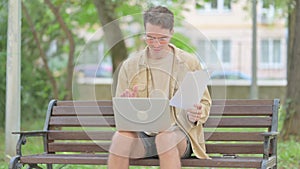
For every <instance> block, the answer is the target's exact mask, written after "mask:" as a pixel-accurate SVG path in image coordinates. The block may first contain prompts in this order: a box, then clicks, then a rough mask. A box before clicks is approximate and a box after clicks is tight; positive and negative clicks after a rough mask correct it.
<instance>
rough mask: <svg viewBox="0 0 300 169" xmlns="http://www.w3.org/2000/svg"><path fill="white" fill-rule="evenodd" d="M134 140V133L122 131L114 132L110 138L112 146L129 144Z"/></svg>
mask: <svg viewBox="0 0 300 169" xmlns="http://www.w3.org/2000/svg"><path fill="white" fill-rule="evenodd" d="M135 138H136V135H135V133H133V132H124V131H116V132H115V134H114V136H113V137H112V140H111V141H112V144H123V145H124V144H125V145H129V144H131V143H132V142H133V141H134V139H135Z"/></svg>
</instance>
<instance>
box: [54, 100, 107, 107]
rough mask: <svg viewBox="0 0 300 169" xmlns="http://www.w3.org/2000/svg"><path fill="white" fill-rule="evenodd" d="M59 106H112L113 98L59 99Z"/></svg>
mask: <svg viewBox="0 0 300 169" xmlns="http://www.w3.org/2000/svg"><path fill="white" fill-rule="evenodd" d="M56 105H57V106H111V105H112V102H111V100H87V101H76V100H74V101H70V100H66V101H62V100H58V101H57V102H56Z"/></svg>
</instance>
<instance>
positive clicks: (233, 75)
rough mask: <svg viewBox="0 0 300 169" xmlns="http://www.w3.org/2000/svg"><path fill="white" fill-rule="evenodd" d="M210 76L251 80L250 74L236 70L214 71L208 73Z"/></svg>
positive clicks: (212, 77) (213, 77)
mask: <svg viewBox="0 0 300 169" xmlns="http://www.w3.org/2000/svg"><path fill="white" fill-rule="evenodd" d="M210 78H211V79H227V80H251V77H250V76H248V75H247V74H244V73H242V72H238V71H215V72H213V73H212V74H211V75H210Z"/></svg>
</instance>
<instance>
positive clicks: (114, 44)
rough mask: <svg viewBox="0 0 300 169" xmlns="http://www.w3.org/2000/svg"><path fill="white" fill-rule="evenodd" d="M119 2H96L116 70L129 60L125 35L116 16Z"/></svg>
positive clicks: (100, 0) (103, 0) (98, 0)
mask: <svg viewBox="0 0 300 169" xmlns="http://www.w3.org/2000/svg"><path fill="white" fill-rule="evenodd" d="M117 2H118V1H115V2H114V1H106V0H94V4H95V7H96V9H97V12H98V16H99V19H100V22H101V24H102V26H103V31H104V37H105V40H106V43H107V44H108V47H109V48H111V57H112V64H113V68H114V70H115V69H116V68H117V67H118V65H119V64H120V63H121V62H122V61H123V60H124V59H126V58H127V49H126V45H125V42H124V38H123V34H122V31H121V29H120V25H119V22H118V20H117V17H116V15H115V10H116V9H115V8H116V5H117ZM120 2H121V1H120Z"/></svg>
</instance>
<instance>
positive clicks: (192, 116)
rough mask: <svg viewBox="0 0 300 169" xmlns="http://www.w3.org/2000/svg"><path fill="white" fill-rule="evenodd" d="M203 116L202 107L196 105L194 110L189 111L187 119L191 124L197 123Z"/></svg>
mask: <svg viewBox="0 0 300 169" xmlns="http://www.w3.org/2000/svg"><path fill="white" fill-rule="evenodd" d="M201 115H202V105H201V104H200V103H199V104H194V108H192V109H188V110H187V117H188V119H189V121H190V122H192V123H195V122H198V121H199V120H200V118H201Z"/></svg>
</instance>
